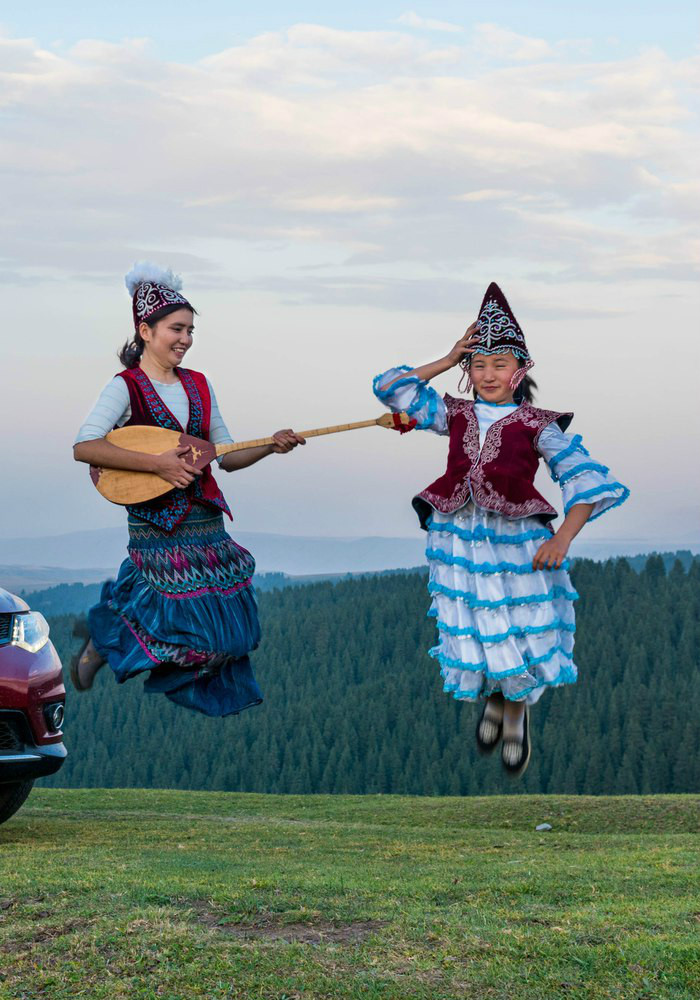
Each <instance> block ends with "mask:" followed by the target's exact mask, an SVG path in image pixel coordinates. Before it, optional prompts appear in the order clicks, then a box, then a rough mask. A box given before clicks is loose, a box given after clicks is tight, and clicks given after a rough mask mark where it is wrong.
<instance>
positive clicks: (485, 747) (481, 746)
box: [476, 691, 503, 755]
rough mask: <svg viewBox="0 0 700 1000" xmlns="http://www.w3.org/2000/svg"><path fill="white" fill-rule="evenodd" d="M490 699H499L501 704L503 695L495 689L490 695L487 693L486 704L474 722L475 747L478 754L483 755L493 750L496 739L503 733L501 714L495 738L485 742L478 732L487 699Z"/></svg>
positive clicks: (496, 744) (496, 742)
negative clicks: (477, 719) (475, 722)
mask: <svg viewBox="0 0 700 1000" xmlns="http://www.w3.org/2000/svg"><path fill="white" fill-rule="evenodd" d="M491 700H493V701H495V702H499V701H500V702H501V704H502V703H503V695H502V694H501V692H500V691H495V692H494V693H493V694H492V695H489V697H488V698H487V699H486V704H485V705H484V707H483V709H482V711H481V715H480V716H479V721H478V722H477V724H476V748H477V750H478V751H479V753H480V754H484V755H486V754H490V753H493V751H494V750H495V749H496V747H497V746H498V741H499V740H500V738H501V735H502V733H503V716H501V721H500V723H499V724H498V732H497V733H496V738H495V739H494V740H492V742H491V743H487V742H486V741H485V740H482V738H481V733H480V730H481V723H482V722H483V721H484V716H485V715H486V709H487V707H488V703H489V701H491ZM493 725H496V723H495V722H494V723H493Z"/></svg>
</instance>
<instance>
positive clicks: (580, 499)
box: [564, 483, 630, 521]
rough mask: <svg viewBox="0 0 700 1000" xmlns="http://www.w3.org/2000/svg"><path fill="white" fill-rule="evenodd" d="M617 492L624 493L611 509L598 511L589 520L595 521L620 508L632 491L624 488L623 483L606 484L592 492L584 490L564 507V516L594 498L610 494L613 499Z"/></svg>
mask: <svg viewBox="0 0 700 1000" xmlns="http://www.w3.org/2000/svg"><path fill="white" fill-rule="evenodd" d="M617 490H622V493H621V494H620V496H619V497H617V499H616V500H615V502H614V503H611V504H610V506H609V507H605V508H604V509H603V510H600V511H598V513H597V514H593V516H592V517H591V518H589V520H591V521H595V520H596V519H597V518H599V517H600V516H601V515H602V514H605V513H606V512H607V511H609V510H612V509H613V508H614V507H619V506H620V504H623V503H624V502H625V500H626V499H627V498H628V496H629V495H630V491H629V490H628V489H627V487H626V486H624V485H623V484H622V483H605V484H604V485H603V486H594V487H593V489H591V490H584V491H583V493H575V494H574V496H573V497H572V498H571V500H569V502H568V503H567V504H566V506H565V507H564V514H565V515H566V514H568V513H569V511H570V510H571V508H572V507H575V506H576V504H577V503H589V502H590V501H591V499H592V498H593V497H599V498H600V494H605V493H608V494H610V496H611V498H612V496H613V495H614V492H616V491H617Z"/></svg>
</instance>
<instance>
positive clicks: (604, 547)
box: [0, 528, 700, 591]
mask: <svg viewBox="0 0 700 1000" xmlns="http://www.w3.org/2000/svg"><path fill="white" fill-rule="evenodd" d="M233 534H234V537H235V538H236V540H237V541H238V542H239V543H240V544H241V545H243V546H245V548H247V549H250V551H251V552H252V553H253V555H254V556H255V558H256V561H257V566H258V570H259V572H262V573H271V572H281V573H287V574H289V575H291V576H310V575H326V574H343V573H363V572H364V573H366V572H377V571H382V570H387V569H410V568H411V567H413V566H421V565H423V564H424V562H425V556H424V550H425V535H424V534H423V532H420V533H418V532H417V533H416V535H415V536H413V537H411V538H385V537H357V538H323V537H315V536H301V535H274V534H266V533H264V532H252V531H242V532H238V531H235V530H234V532H233ZM126 543H127V533H126V530H125V529H123V528H105V529H102V530H97V531H74V532H71V533H70V534H65V535H49V536H46V537H43V538H0V585H2V586H4V587H6V588H9V589H11V590H12V589H14V590H27V591H28V590H36V589H39V588H43V587H49V586H52V585H54V584H57V583H64V582H65V583H73V582H82V583H94V582H96V581H99V580H104V579H105V578H107V577H109V576H113V575H114V573H115V571H116V569H117V568H118V566H119V564H120V563H121V561H122V560H123V559H124V557H125V554H126V551H125V550H126ZM677 549H684V550H686V551H691V552H693V553H700V545H692V544H690V545H689V544H688V542H687V541H679V542H674V541H668V540H659V539H647V538H639V539H609V540H602V541H593V540H592V541H588V540H586V539H583V540H581V541H579V542H576V543H575V544H574V549H573V551H572V555H574V556H579V557H585V558H588V559H607V558H610V557H611V556H622V555H625V556H633V555H639V554H642V553H647V552H653V551H674V550H677Z"/></svg>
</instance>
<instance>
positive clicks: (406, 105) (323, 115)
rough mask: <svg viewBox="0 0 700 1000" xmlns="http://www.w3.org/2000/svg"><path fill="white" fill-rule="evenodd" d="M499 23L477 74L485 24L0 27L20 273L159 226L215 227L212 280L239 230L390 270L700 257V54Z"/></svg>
mask: <svg viewBox="0 0 700 1000" xmlns="http://www.w3.org/2000/svg"><path fill="white" fill-rule="evenodd" d="M478 31H479V33H480V34H479V37H480V38H481V39H482V41H483V43H484V53H487V52H490V53H491V57H493V59H494V60H495V61H494V62H490V61H489V59H486V60H485V61H482V63H480V64H479V66H478V67H477V68H475V66H474V63H473V60H472V58H471V53H472V49H471V47H470V45H471V43H469V42H466V41H465V43H464V45H463V46H462V47H460V46H454V47H452V48H451V49H450V50H449V52H450V57H449V58H450V62H449V63H448V64H445V63H444V62H441V60H443V59H444V55H445V52H446V51H447V50H444V49H441V48H439V47H436V46H434V45H432V44H431V43H430V42H429V41H427V40H425V39H420V38H417V37H415V36H413V35H409V34H407V33H406V32H402V31H390V32H359V31H350V32H346V31H339V30H337V29H330V28H326V27H324V26H321V25H296V26H293V27H291V28H289V29H288V30H287V31H283V32H274V33H269V34H265V35H261V36H258V37H256V38H253V39H251V40H249V41H248V42H246V43H245V44H242V45H239V46H237V47H235V48H231V49H228V50H226V51H223V52H220V53H217V54H215V55H212V56H211V57H209V58H207V59H204V60H202V61H201V62H199V63H196V64H194V65H179V64H176V63H172V62H164V61H162V60H160V59H158V58H157V57H156V56H155V55H154V54H153V52H151V51H150V50H149V48H148V45H147V44H146V43H144V42H143V40H138V39H137V40H131V41H125V42H124V43H121V44H119V45H114V44H106V43H103V42H100V41H83V42H81V43H79V44H78V45H76V46H74V47H73V48H72V49H71V50H70V51H67V52H65V51H64V52H60V51H59V52H53V53H48V52H46V51H44V50H41V49H40V48H37V46H36V45H35V44H34V43H32V42H31V41H29V40H11V39H0V66H1V67H2V69H1V70H0V101H1V102H2V104H3V105H4V107H5V109H6V112H7V114H6V119H5V129H4V147H3V152H2V160H1V161H0V171H2V183H3V188H4V191H5V194H6V197H7V202H8V208H7V210H6V212H5V214H4V217H3V220H2V226H3V232H4V236H5V241H4V242H5V245H6V246H7V247H9V248H10V249H9V252H8V255H7V260H6V264H5V267H6V273H7V274H8V275H10V276H11V274H18V273H21V272H22V271H23V269H25V271H26V270H27V269H30V270H31V273H32V274H37V273H39V274H41V273H44V274H51V275H54V276H55V275H60V274H63V273H65V272H66V271H68V272H69V273H71V274H74V273H79V272H81V271H83V272H84V273H86V274H88V275H90V274H91V275H93V276H96V277H99V276H100V275H101V274H103V273H105V269H108V268H110V267H111V266H112V262H113V261H114V260H115V259H118V258H120V255H122V254H126V253H127V252H128V255H129V257H131V256H133V253H134V252H135V251H136V252H138V247H139V246H141V245H144V244H148V245H150V244H152V243H153V242H154V239H157V240H158V241H159V242H161V243H164V244H165V245H167V246H175V247H178V248H180V250H181V251H186V252H189V247H190V246H192V245H194V244H195V243H197V242H207V241H212V240H216V241H218V246H219V248H220V250H221V254H222V258H221V260H220V261H218V262H217V261H216V260H215V259H214V256H213V255H212V254H211V253H209V252H207V253H206V254H205V255H204V256H205V257H206V262H203V263H202V268H204V269H205V270H209V271H210V272H211V273H212V276H213V277H212V280H219V279H218V277H215V272H217V269H219V270H221V269H223V270H221V274H224V273H225V268H226V259H227V251H226V250H225V249H224V248H225V247H226V246H227V245H229V244H230V245H231V246H238V245H244V246H251V247H256V248H261V247H262V246H265V245H270V246H275V247H287V250H288V253H289V259H290V260H292V259H293V258H294V254H295V253H296V251H295V249H294V247H295V246H297V247H298V246H300V245H303V246H305V247H309V246H316V247H318V248H319V249H318V253H319V254H320V256H321V258H322V259H323V257H324V255H325V257H326V259H327V260H328V261H333V262H335V266H340V265H341V264H342V261H343V259H344V260H345V261H346V264H345V266H350V267H360V268H364V269H369V271H368V273H373V274H375V275H376V277H374V278H373V279H372V282H371V283H370V284H371V285H372V287H374V284H373V282H374V281H375V280H376V281H379V282H381V280H383V279H382V276H381V274H379V272H378V271H377V270H376V269H378V268H382V267H386V266H391V267H397V266H399V264H400V263H401V262H403V264H404V265H405V266H407V267H410V268H417V269H419V270H421V277H426V276H427V275H429V274H430V273H431V272H432V273H434V272H435V271H436V270H442V269H447V270H451V269H452V270H456V271H458V272H460V273H463V272H464V270H465V269H466V270H469V269H473V268H477V267H479V266H482V265H481V264H480V262H481V261H483V260H485V259H488V258H489V257H491V258H493V259H499V258H501V259H509V260H512V261H517V260H518V256H519V254H521V255H522V256H523V258H526V257H527V256H528V255H527V253H526V252H525V251H524V250H523V251H521V250H520V249H519V248H520V247H523V248H525V247H531V246H533V245H536V246H537V248H538V258H539V266H540V267H541V268H542V269H546V268H547V267H550V268H551V270H552V272H553V273H567V274H572V275H576V276H577V277H578V278H579V279H580V278H583V277H588V278H592V279H598V278H600V277H601V274H602V273H603V272H605V275H606V277H605V280H610V279H611V277H612V278H614V276H615V275H616V274H618V273H619V274H620V275H622V274H624V275H625V277H626V278H629V277H630V275H632V274H633V273H634V269H635V267H636V268H637V273H639V275H640V277H641V276H643V277H644V279H645V280H647V279H648V277H649V275H650V273H651V274H652V275H653V268H652V269H651V271H650V262H657V264H658V266H659V268H660V273H661V272H663V273H667V272H668V271H669V270H672V269H673V268H674V267H675V268H676V269H677V273H678V275H685V274H686V273H687V265H688V260H689V258H688V254H689V252H690V249H691V235H690V232H689V227H690V221H689V218H690V212H691V211H692V210H693V208H694V206H695V205H696V204H697V198H698V188H697V183H696V181H695V179H694V177H693V176H692V174H691V169H690V164H691V163H694V162H696V161H697V154H698V140H697V135H696V133H694V132H693V131H692V130H691V120H690V119H689V117H688V108H689V100H690V94H691V92H692V87H693V82H692V81H693V71H694V70H697V62H696V61H692V60H691V61H687V60H686V61H674V60H672V59H670V58H669V57H668V56H666V55H665V54H664V53H662V52H659V51H657V50H654V51H653V52H651V53H649V52H645V53H643V54H642V55H640V56H639V57H637V58H635V59H627V60H625V61H621V62H618V63H609V62H608V63H597V62H595V61H593V60H591V61H586V60H583V59H582V58H581V57H580V54H576V56H575V57H574V56H573V55H571V54H568V55H567V53H566V51H565V49H564V48H562V47H560V48H559V49H558V51H557V59H556V60H554V59H550V58H546V59H545V60H544V61H540V62H534V63H533V62H530V61H526V60H531V59H535V58H536V57H537V56H540V57H542V58H544V57H545V56H549V55H550V48H549V46H548V45H547V44H546V43H544V42H541V40H538V39H524V38H523V37H522V36H518V35H515V34H514V33H512V32H509V31H506V30H505V29H500V28H496V27H495V26H493V25H481V26H480V27H479V29H478ZM504 53H510V56H509V58H510V59H511V60H523V62H518V63H517V65H513V64H510V65H507V66H503V65H502V59H503V58H504ZM562 53H564V54H562ZM446 66H447V68H446ZM436 67H437V68H436ZM8 196H9V197H8ZM581 225H583V226H584V228H585V238H584V237H580V236H579V233H580V226H581ZM467 232H468V233H475V232H478V233H479V239H478V240H473V239H469V240H467V239H465V238H464V234H465V233H467ZM640 241H643V243H644V247H643V251H641V250H640V249H639V248H638V247H637V246H635V244H636V243H638V242H640ZM96 248H99V250H97V249H96ZM329 248H333V250H332V251H331V250H330V249H329ZM276 252H277V251H276ZM193 256H194V257H197V256H198V255H197V254H196V253H195V254H193ZM229 256H230V255H229ZM8 280H10V278H8ZM319 287H320V286H319ZM367 287H369V285H368V286H367ZM414 287H415V288H425V285H424V284H422V285H416V286H414ZM358 294H359V295H360V298H361V290H360V291H359V292H358ZM378 298H381V297H377V296H376V295H374V296H373V301H378ZM389 298H390V296H389ZM431 301H432V299H431Z"/></svg>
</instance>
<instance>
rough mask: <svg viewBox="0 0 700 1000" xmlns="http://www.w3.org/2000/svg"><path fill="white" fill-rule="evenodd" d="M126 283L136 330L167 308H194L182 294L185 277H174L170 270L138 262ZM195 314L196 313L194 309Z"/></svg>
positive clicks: (145, 261) (128, 275) (143, 261)
mask: <svg viewBox="0 0 700 1000" xmlns="http://www.w3.org/2000/svg"><path fill="white" fill-rule="evenodd" d="M124 283H125V284H126V287H127V289H128V292H129V295H131V297H132V310H133V314H134V328H135V329H136V330H138V328H139V324H140V323H144V322H146V321H147V320H148V319H149V318H150V317H151V316H153V315H155V313H157V312H158V311H159V310H161V309H164V308H165V307H166V306H182V307H186V308H187V309H192V306H191V305H190V303H189V302H188V301H187V299H186V298H185V297H184V295H182V294H181V293H180V290H181V288H182V278H180V276H179V275H177V274H173V272H172V271H171V270H170V268H167V269H166V268H163V267H158V265H157V264H151V263H150V262H149V261H147V260H142V261H138V262H137V263H136V264H134V266H133V267H132V269H131V270H130V271H129V273H128V274H127V275H126V277H125V278H124ZM192 311H193V312H194V310H193V309H192Z"/></svg>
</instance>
